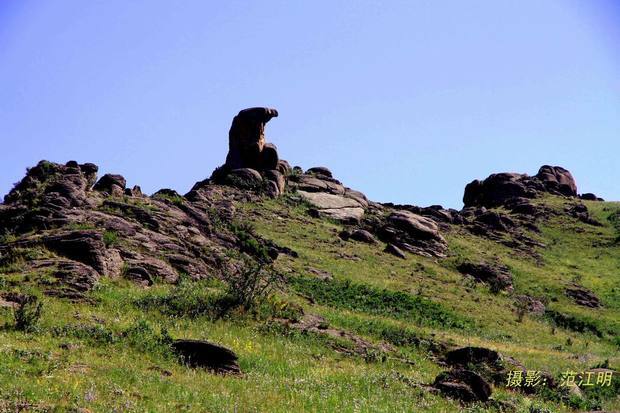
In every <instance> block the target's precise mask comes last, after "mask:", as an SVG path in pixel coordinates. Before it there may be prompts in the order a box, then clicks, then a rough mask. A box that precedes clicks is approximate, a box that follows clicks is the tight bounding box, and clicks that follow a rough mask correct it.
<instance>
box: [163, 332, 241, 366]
mask: <svg viewBox="0 0 620 413" xmlns="http://www.w3.org/2000/svg"><path fill="white" fill-rule="evenodd" d="M172 348H173V350H174V351H175V352H176V353H177V354H178V355H179V356H180V357H181V358H182V360H183V361H184V362H185V363H186V364H188V365H189V366H192V367H202V368H206V369H208V370H211V371H213V372H215V373H220V374H240V373H241V369H240V367H239V363H238V357H237V355H236V354H235V353H234V352H233V351H231V350H229V349H227V348H226V347H222V346H219V345H217V344H213V343H209V342H208V341H204V340H175V341H174V342H173V343H172Z"/></svg>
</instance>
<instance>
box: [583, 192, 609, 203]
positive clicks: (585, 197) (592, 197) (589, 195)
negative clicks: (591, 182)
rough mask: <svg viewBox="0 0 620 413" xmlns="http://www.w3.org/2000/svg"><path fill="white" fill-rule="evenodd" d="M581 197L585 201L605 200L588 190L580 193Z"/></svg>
mask: <svg viewBox="0 0 620 413" xmlns="http://www.w3.org/2000/svg"><path fill="white" fill-rule="evenodd" d="M579 199H583V200H584V201H599V202H602V201H605V200H604V199H603V198H599V197H598V196H596V195H595V194H593V193H592V192H586V193H585V194H581V195H579Z"/></svg>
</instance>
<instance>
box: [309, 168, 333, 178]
mask: <svg viewBox="0 0 620 413" xmlns="http://www.w3.org/2000/svg"><path fill="white" fill-rule="evenodd" d="M306 175H318V176H320V177H327V178H333V176H332V171H330V170H329V169H327V168H326V167H324V166H315V167H313V168H310V169H308V170H307V171H306Z"/></svg>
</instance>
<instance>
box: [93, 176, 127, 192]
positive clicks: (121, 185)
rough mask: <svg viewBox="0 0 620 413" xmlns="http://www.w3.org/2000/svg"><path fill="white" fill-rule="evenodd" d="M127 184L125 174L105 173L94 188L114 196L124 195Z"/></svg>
mask: <svg viewBox="0 0 620 413" xmlns="http://www.w3.org/2000/svg"><path fill="white" fill-rule="evenodd" d="M125 185H127V181H126V180H125V178H124V177H123V176H121V175H115V174H105V175H103V176H102V177H101V179H99V181H97V183H96V184H95V186H94V187H93V189H94V190H95V191H99V192H106V193H108V194H109V195H113V196H122V195H123V194H124V193H125Z"/></svg>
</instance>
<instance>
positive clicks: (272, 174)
mask: <svg viewBox="0 0 620 413" xmlns="http://www.w3.org/2000/svg"><path fill="white" fill-rule="evenodd" d="M263 174H264V177H265V179H266V180H267V181H270V182H274V183H275V185H276V188H277V190H278V192H277V193H278V194H283V193H284V189H285V188H286V179H285V178H284V175H282V173H281V172H280V171H278V170H277V169H270V170H267V171H265V172H264V173H263Z"/></svg>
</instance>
